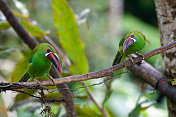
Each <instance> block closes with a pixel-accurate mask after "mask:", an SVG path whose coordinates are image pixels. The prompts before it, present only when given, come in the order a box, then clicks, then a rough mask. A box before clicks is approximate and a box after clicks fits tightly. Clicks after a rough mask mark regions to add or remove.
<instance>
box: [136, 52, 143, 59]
mask: <svg viewBox="0 0 176 117" xmlns="http://www.w3.org/2000/svg"><path fill="white" fill-rule="evenodd" d="M136 55H138V56H139V57H142V60H144V55H143V54H141V53H138V52H136Z"/></svg>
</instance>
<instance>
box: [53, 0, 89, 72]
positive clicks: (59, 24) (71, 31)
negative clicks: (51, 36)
mask: <svg viewBox="0 0 176 117" xmlns="http://www.w3.org/2000/svg"><path fill="white" fill-rule="evenodd" d="M53 9H54V10H55V13H54V21H55V22H54V23H55V26H56V28H57V33H58V36H59V40H60V42H61V44H62V46H63V48H64V49H65V51H66V54H67V56H68V57H69V58H70V59H71V62H72V66H71V68H70V70H71V72H72V73H73V74H83V73H87V72H88V62H87V58H86V56H85V52H84V48H85V45H84V44H83V42H82V41H81V40H80V37H79V29H78V26H77V21H76V18H75V14H74V13H73V11H72V9H71V8H70V7H69V5H68V3H67V2H66V0H54V1H53Z"/></svg>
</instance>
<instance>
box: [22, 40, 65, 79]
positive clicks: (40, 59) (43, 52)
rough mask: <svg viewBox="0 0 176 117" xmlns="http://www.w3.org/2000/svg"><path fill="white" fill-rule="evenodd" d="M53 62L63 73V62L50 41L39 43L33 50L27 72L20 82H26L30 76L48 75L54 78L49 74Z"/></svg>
mask: <svg viewBox="0 0 176 117" xmlns="http://www.w3.org/2000/svg"><path fill="white" fill-rule="evenodd" d="M52 63H53V64H54V66H55V67H56V68H57V70H58V71H59V73H60V74H62V63H61V61H60V59H59V57H58V56H57V54H56V50H55V49H54V48H53V47H52V46H51V45H50V44H48V43H40V44H38V45H37V46H36V47H35V48H34V49H33V50H32V55H31V57H30V59H29V64H28V67H27V73H26V74H25V75H24V76H23V77H22V78H21V79H20V80H19V82H26V81H27V80H28V79H29V78H38V77H42V76H48V77H49V78H50V79H51V80H53V78H52V77H51V76H50V75H49V71H50V69H51V66H52ZM53 82H54V81H53Z"/></svg>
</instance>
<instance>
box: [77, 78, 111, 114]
mask: <svg viewBox="0 0 176 117" xmlns="http://www.w3.org/2000/svg"><path fill="white" fill-rule="evenodd" d="M80 82H81V84H82V85H83V86H84V87H85V89H86V91H87V93H88V95H89V97H90V99H91V100H92V101H93V103H94V104H95V105H96V106H97V107H98V109H99V110H100V111H101V112H102V114H103V115H104V116H105V117H109V116H108V115H107V113H106V112H105V110H104V109H103V108H102V107H101V106H100V105H99V104H98V102H97V101H96V100H95V98H94V97H93V95H92V94H91V92H90V90H89V89H88V88H87V85H86V84H85V83H84V82H83V81H80Z"/></svg>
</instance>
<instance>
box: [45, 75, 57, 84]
mask: <svg viewBox="0 0 176 117" xmlns="http://www.w3.org/2000/svg"><path fill="white" fill-rule="evenodd" d="M47 76H48V77H49V79H51V81H52V82H53V86H54V85H56V84H55V82H54V78H53V77H51V76H50V75H47Z"/></svg>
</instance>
